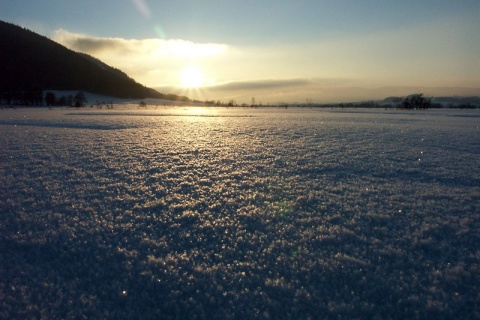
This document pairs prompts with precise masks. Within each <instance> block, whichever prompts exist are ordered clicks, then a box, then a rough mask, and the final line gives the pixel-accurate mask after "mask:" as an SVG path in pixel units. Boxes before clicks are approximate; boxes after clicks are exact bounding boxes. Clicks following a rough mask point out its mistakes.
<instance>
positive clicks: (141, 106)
mask: <svg viewBox="0 0 480 320" xmlns="http://www.w3.org/2000/svg"><path fill="white" fill-rule="evenodd" d="M146 107H147V103H146V102H145V101H143V100H142V101H140V103H139V104H138V108H146Z"/></svg>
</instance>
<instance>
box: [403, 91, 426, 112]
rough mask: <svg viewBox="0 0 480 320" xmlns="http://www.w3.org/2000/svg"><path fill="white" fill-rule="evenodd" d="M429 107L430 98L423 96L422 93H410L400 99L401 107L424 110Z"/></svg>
mask: <svg viewBox="0 0 480 320" xmlns="http://www.w3.org/2000/svg"><path fill="white" fill-rule="evenodd" d="M430 107H431V100H430V99H427V98H425V97H424V96H423V93H416V94H411V95H409V96H407V97H405V98H403V100H402V109H406V110H413V109H417V110H425V109H428V108H430Z"/></svg>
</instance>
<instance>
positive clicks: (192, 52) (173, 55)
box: [52, 29, 231, 86]
mask: <svg viewBox="0 0 480 320" xmlns="http://www.w3.org/2000/svg"><path fill="white" fill-rule="evenodd" d="M52 38H53V40H54V41H56V42H58V43H60V44H62V45H64V46H66V47H68V48H70V49H72V50H75V51H80V52H84V53H87V54H90V55H92V56H94V57H96V58H98V59H100V60H102V61H103V62H105V63H107V64H109V65H111V66H113V67H115V68H118V69H121V70H122V71H124V72H126V73H127V74H128V75H129V76H131V77H132V78H134V79H135V80H137V81H138V82H140V83H142V84H145V85H147V86H156V85H174V84H177V83H178V81H179V80H178V77H179V74H180V73H181V71H182V69H183V68H185V66H186V65H191V64H208V63H210V64H211V63H213V62H214V61H215V60H216V59H219V58H220V57H222V56H225V55H226V54H227V52H229V50H230V49H231V48H230V47H229V46H228V45H225V44H218V43H196V42H192V41H187V40H182V39H159V38H151V39H124V38H102V37H94V36H89V35H83V34H78V33H73V32H69V31H67V30H64V29H59V30H56V31H55V32H54V33H53V36H52Z"/></svg>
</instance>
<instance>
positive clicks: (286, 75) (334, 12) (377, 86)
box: [0, 0, 480, 104]
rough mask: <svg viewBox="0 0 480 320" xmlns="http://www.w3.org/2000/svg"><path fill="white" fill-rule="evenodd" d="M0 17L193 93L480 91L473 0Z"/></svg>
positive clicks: (11, 11) (114, 7)
mask: <svg viewBox="0 0 480 320" xmlns="http://www.w3.org/2000/svg"><path fill="white" fill-rule="evenodd" d="M0 20H3V21H7V22H11V23H14V24H17V25H20V26H22V27H26V28H28V29H30V30H32V31H34V32H37V33H39V34H42V35H44V36H47V37H49V38H50V39H52V40H54V41H56V42H58V43H60V44H62V45H64V46H66V47H68V48H70V49H72V50H75V51H80V52H84V53H88V54H90V55H92V56H94V57H96V58H98V59H100V60H102V61H103V62H105V63H107V64H108V65H111V66H113V67H115V68H118V69H120V70H122V71H124V72H125V73H127V74H128V75H129V76H130V77H132V78H133V79H135V80H136V81H137V82H139V83H141V84H143V85H146V86H148V87H151V88H155V89H157V90H158V91H160V92H162V93H174V94H182V95H186V96H188V97H190V98H193V99H199V100H220V101H223V102H226V101H230V100H234V101H235V102H236V103H238V104H241V103H247V104H250V103H251V102H252V101H255V103H256V104H259V103H262V104H270V103H306V102H308V103H330V102H350V101H366V100H373V99H382V98H386V97H389V96H402V95H407V94H410V93H425V94H426V95H430V96H445V95H480V22H479V21H480V1H478V0H456V1H452V0H422V1H418V0H402V1H398V0H362V1H360V0H331V1H330V0H255V1H252V0H242V1H240V0H238V1H233V0H196V1H194V0H175V1H174V0H165V1H158V0H157V1H149V0H102V1H98V0H82V1H73V0H42V1H38V0H0Z"/></svg>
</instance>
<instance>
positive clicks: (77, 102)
mask: <svg viewBox="0 0 480 320" xmlns="http://www.w3.org/2000/svg"><path fill="white" fill-rule="evenodd" d="M86 102H87V97H85V94H84V93H83V91H79V92H77V94H76V95H75V96H74V97H73V103H74V106H75V107H77V108H79V107H83V106H84V105H85V103H86Z"/></svg>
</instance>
